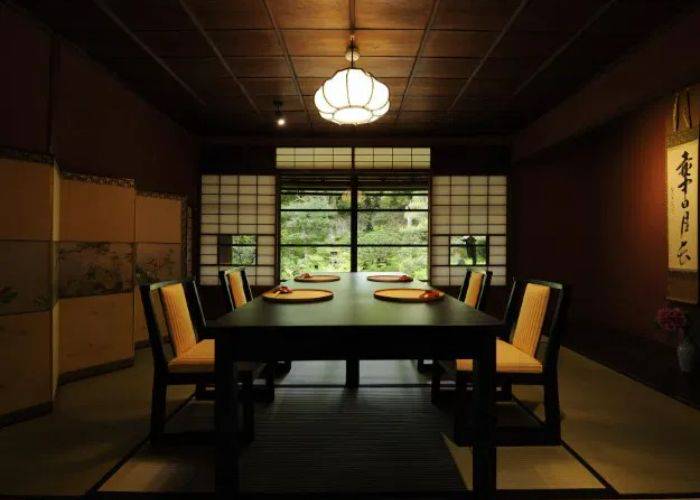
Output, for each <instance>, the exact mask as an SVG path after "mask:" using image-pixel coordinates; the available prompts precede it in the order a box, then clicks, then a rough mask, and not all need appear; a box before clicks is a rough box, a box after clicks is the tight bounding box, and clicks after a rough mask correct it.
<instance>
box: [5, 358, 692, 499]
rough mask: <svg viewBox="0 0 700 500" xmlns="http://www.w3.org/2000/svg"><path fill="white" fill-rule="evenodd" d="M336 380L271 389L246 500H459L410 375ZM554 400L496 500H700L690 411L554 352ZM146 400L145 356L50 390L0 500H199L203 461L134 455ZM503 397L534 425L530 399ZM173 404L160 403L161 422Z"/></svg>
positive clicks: (511, 462) (19, 433)
mask: <svg viewBox="0 0 700 500" xmlns="http://www.w3.org/2000/svg"><path fill="white" fill-rule="evenodd" d="M343 377H344V366H343V363H337V362H307V363H294V367H293V370H292V372H291V373H290V374H289V375H287V376H286V377H285V378H284V379H282V380H279V384H280V385H281V386H282V387H280V388H279V389H278V391H277V399H276V401H275V403H274V404H272V405H263V404H260V405H259V406H258V408H257V411H258V415H257V422H258V440H257V441H256V443H255V444H254V445H252V446H251V447H250V448H248V449H247V450H246V451H245V452H244V455H243V457H242V467H243V469H244V471H247V472H246V474H245V476H246V477H247V479H246V482H244V488H245V489H246V490H247V491H250V492H259V493H270V494H279V493H281V492H282V491H295V492H297V493H303V494H305V495H310V496H312V497H318V498H326V497H328V496H329V495H330V494H331V493H350V492H355V493H363V492H367V491H382V492H384V493H385V494H386V495H385V496H384V497H386V498H392V497H394V496H400V495H404V496H405V495H406V494H409V493H410V494H411V498H415V496H414V494H416V495H418V494H420V495H421V496H423V495H424V497H426V498H439V497H443V496H444V497H452V496H454V495H459V494H460V493H461V494H464V492H465V491H467V490H468V487H469V484H470V482H471V475H470V454H469V450H468V449H467V448H459V447H456V446H455V445H454V444H453V443H451V441H449V436H450V418H449V415H448V414H447V413H446V412H445V411H444V410H440V409H436V408H435V407H433V406H432V405H431V404H430V403H429V401H428V390H427V388H426V387H424V386H421V384H423V383H424V382H425V378H424V377H423V376H422V375H420V374H418V373H417V372H416V370H415V368H414V364H413V363H412V362H410V361H403V362H382V361H376V362H363V363H362V379H361V382H362V383H363V384H366V386H364V387H361V388H360V389H359V391H357V392H348V391H346V390H344V389H343V388H342V387H341V386H342V382H343ZM308 384H313V385H315V386H316V387H304V386H305V385H308ZM398 384H408V385H407V386H405V387H398V386H397V385H398ZM318 386H320V387H318ZM561 386H562V408H563V413H564V421H563V437H564V441H565V445H564V446H560V447H540V448H537V447H526V448H501V449H499V488H500V489H502V490H507V492H506V493H505V495H506V496H505V497H506V498H510V497H519V498H538V497H540V496H541V497H547V498H575V497H583V496H585V497H587V498H591V497H593V498H618V497H621V496H622V495H624V498H634V497H635V495H639V496H641V497H644V498H676V497H677V498H695V497H700V494H699V493H700V474H697V470H700V453H698V450H699V449H700V412H699V411H697V410H694V409H692V408H690V407H687V406H685V405H683V404H681V403H678V402H677V401H674V400H672V399H669V398H668V397H666V396H663V395H661V394H659V393H657V392H655V391H653V390H651V389H649V388H647V387H645V386H643V385H641V384H638V383H637V382H634V381H632V380H630V379H628V378H626V377H624V376H621V375H619V374H617V373H615V372H613V371H611V370H609V369H607V368H605V367H603V366H601V365H598V364H596V363H593V362H591V361H590V360H588V359H586V358H583V357H581V356H578V355H577V354H575V353H573V352H571V351H568V350H564V351H563V352H562V359H561ZM149 390H150V359H149V353H148V351H140V352H139V353H138V356H137V362H136V365H135V366H134V367H133V368H130V369H127V370H122V371H120V372H115V373H112V374H108V375H103V376H99V377H95V378H93V379H90V380H86V381H81V382H75V383H72V384H69V385H66V386H63V387H61V389H60V394H59V404H58V405H57V408H56V411H55V412H54V414H52V415H50V416H47V417H43V418H40V419H36V420H34V421H31V422H26V423H23V424H19V425H15V426H12V427H8V428H5V429H2V430H0V455H1V459H0V460H1V462H0V495H48V494H52V495H80V494H83V493H85V492H87V491H88V490H90V489H91V488H92V487H94V486H95V485H96V484H98V482H99V486H100V492H101V494H103V495H107V496H109V495H113V494H114V492H125V493H127V492H128V493H127V495H130V494H131V493H137V492H139V493H142V492H147V491H150V492H166V491H167V492H183V493H185V492H202V493H203V492H207V491H210V490H211V477H212V474H211V462H210V457H211V453H210V451H211V450H210V449H208V448H207V447H195V448H192V447H191V446H189V447H182V446H179V447H174V448H172V449H169V450H152V449H151V448H150V447H149V446H148V445H147V444H143V445H142V446H139V443H140V442H141V441H142V440H143V439H144V438H145V436H146V432H147V419H148V400H149ZM516 394H517V395H518V397H519V398H520V399H521V400H522V401H523V402H524V404H525V406H527V407H529V408H531V409H533V410H534V411H535V412H539V411H540V405H539V398H540V395H539V394H538V391H537V390H536V389H517V390H516ZM185 395H186V392H182V390H180V391H178V390H177V389H176V390H175V391H173V394H172V396H173V397H172V400H171V408H175V407H176V406H177V405H178V404H181V403H182V402H183V401H184V397H185ZM207 405H208V403H190V404H188V405H187V406H186V407H184V409H183V410H182V411H180V412H178V413H177V414H176V415H175V417H173V418H172V419H171V421H170V423H169V425H170V427H171V428H173V429H178V428H179V429H191V430H196V429H197V428H210V426H211V417H210V408H208V407H207ZM508 411H510V410H508V409H507V408H506V409H502V410H501V412H506V413H507V412H508ZM508 418H510V417H508ZM513 418H518V417H517V416H516V417H513ZM301 443H303V448H300V444H301ZM130 450H131V451H132V452H133V456H130V458H129V459H128V460H126V461H125V462H124V463H120V461H121V459H122V458H124V457H125V456H126V455H127V454H128V453H129V451H130ZM271 457H275V458H274V459H271ZM397 464H400V465H401V466H400V467H397ZM115 466H116V467H115ZM261 470H267V472H266V473H261V472H260V471H261ZM305 470H306V471H308V470H312V471H314V473H313V475H312V476H310V475H309V474H308V473H307V474H305V473H304V471H305ZM103 478H104V480H105V481H104V482H103V481H101V479H103ZM323 492H326V494H324V493H323ZM373 498H376V497H373Z"/></svg>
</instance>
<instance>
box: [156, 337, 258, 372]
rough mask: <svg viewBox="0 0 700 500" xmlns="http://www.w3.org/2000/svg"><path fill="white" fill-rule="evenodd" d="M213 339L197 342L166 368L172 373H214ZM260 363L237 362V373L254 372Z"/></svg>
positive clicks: (172, 360)
mask: <svg viewBox="0 0 700 500" xmlns="http://www.w3.org/2000/svg"><path fill="white" fill-rule="evenodd" d="M214 347H215V344H214V339H205V340H202V341H201V342H197V343H196V344H195V345H194V346H192V347H191V348H190V349H189V350H187V351H186V352H185V353H183V354H181V355H179V356H177V357H175V358H173V359H171V360H170V363H168V368H169V369H170V371H171V372H173V373H211V372H213V371H214ZM258 366H260V363H252V362H247V361H246V362H239V363H238V371H243V372H245V371H254V370H255V369H256V368H258Z"/></svg>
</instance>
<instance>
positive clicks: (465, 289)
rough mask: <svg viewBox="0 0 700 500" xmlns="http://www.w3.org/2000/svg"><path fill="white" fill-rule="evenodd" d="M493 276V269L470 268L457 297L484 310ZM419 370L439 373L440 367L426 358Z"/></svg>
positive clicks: (473, 306) (420, 364)
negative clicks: (478, 269) (429, 362)
mask: <svg viewBox="0 0 700 500" xmlns="http://www.w3.org/2000/svg"><path fill="white" fill-rule="evenodd" d="M492 276H493V273H492V272H491V271H474V270H471V269H469V270H468V271H467V273H466V275H465V276H464V283H462V288H460V290H459V295H458V296H457V298H458V299H459V300H460V301H461V302H464V303H465V304H466V305H468V306H469V307H472V308H474V309H476V310H478V311H482V310H483V307H484V304H485V303H486V301H485V300H484V297H486V295H487V293H488V289H489V287H490V286H491V277H492ZM418 371H419V372H421V373H427V372H429V371H433V372H434V371H437V372H438V374H439V373H440V368H439V367H438V365H437V364H436V362H435V360H433V362H432V364H426V363H425V361H424V360H422V359H419V360H418Z"/></svg>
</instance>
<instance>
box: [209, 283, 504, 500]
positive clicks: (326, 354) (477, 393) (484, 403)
mask: <svg viewBox="0 0 700 500" xmlns="http://www.w3.org/2000/svg"><path fill="white" fill-rule="evenodd" d="M339 274H340V276H341V279H340V281H336V282H331V283H294V282H292V283H289V284H288V285H289V286H291V287H294V288H321V289H325V290H332V291H333V292H334V293H335V296H334V298H333V299H332V300H330V301H327V302H317V303H310V304H275V303H270V302H266V301H264V300H263V299H262V298H257V299H255V300H253V301H252V302H251V303H249V304H247V305H246V306H245V307H243V308H241V309H238V310H236V311H235V312H232V313H229V314H226V315H224V316H222V317H221V318H219V319H217V320H215V321H211V322H208V324H207V330H208V334H210V335H212V336H214V338H215V339H216V404H215V425H216V433H217V445H216V492H217V495H219V496H221V497H227V498H232V497H235V496H237V495H236V494H237V492H238V489H239V476H238V474H239V472H238V451H239V450H238V440H237V436H236V431H237V429H238V394H237V390H238V389H237V384H236V369H235V367H236V361H266V360H270V359H291V360H347V359H436V358H437V359H455V358H472V359H474V372H475V373H474V376H475V387H474V405H473V408H474V414H473V425H474V444H473V447H472V455H473V485H474V496H475V497H476V498H480V499H487V498H488V499H491V498H494V496H495V491H496V447H495V438H494V433H495V416H494V395H495V364H496V337H497V335H498V334H499V333H500V332H501V330H502V328H503V323H502V322H501V321H500V320H498V319H496V318H494V317H492V316H489V315H487V314H484V313H481V312H479V311H475V310H474V309H471V308H469V307H467V306H465V305H464V304H463V303H461V302H460V301H458V300H456V299H454V298H452V297H445V299H444V300H442V301H439V302H435V303H431V304H407V303H394V302H386V301H381V300H377V299H375V298H374V296H373V292H374V291H375V290H378V289H382V288H399V287H423V288H426V287H427V285H426V284H425V283H420V282H413V283H375V282H371V281H368V280H367V275H368V274H370V273H339ZM459 413H460V412H456V415H458V414H459ZM331 417H332V416H329V418H331ZM464 424H465V422H455V426H456V428H458V426H460V425H464ZM407 438H410V437H408V436H407Z"/></svg>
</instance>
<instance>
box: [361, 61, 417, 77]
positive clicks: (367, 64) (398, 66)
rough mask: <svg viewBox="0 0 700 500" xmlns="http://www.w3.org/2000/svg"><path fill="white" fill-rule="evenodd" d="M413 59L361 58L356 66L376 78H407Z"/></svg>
mask: <svg viewBox="0 0 700 500" xmlns="http://www.w3.org/2000/svg"><path fill="white" fill-rule="evenodd" d="M413 61H414V58H413V57H361V58H360V60H359V61H358V63H357V65H358V66H360V67H361V68H364V69H366V70H367V71H369V72H370V73H372V74H373V75H374V76H376V77H378V78H385V77H386V78H389V77H396V78H403V77H408V76H409V74H410V73H411V67H412V66H413Z"/></svg>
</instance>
